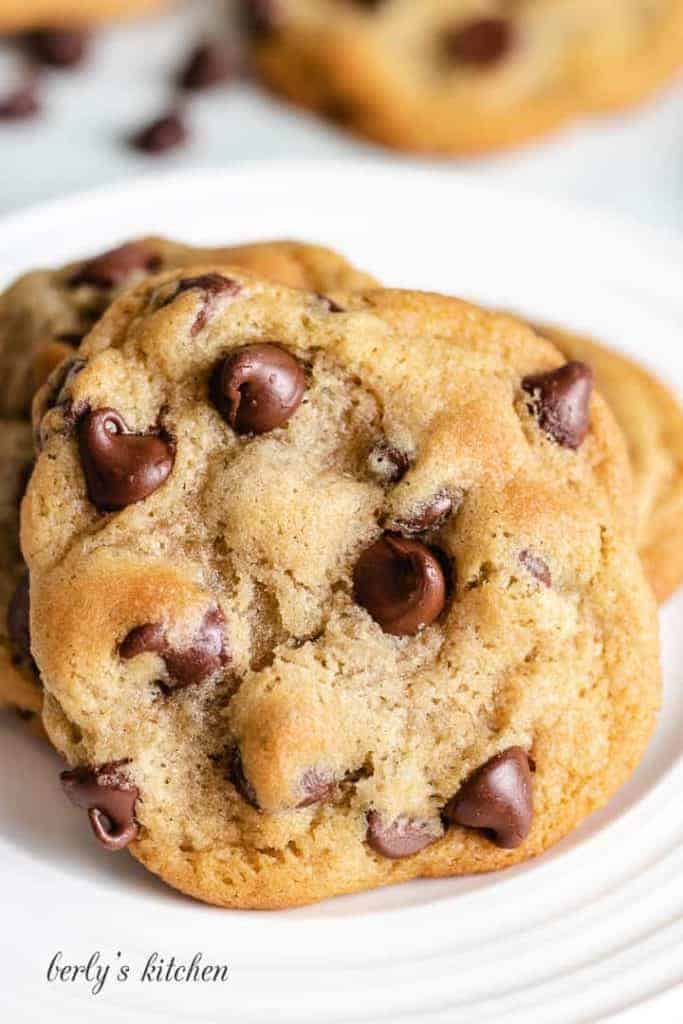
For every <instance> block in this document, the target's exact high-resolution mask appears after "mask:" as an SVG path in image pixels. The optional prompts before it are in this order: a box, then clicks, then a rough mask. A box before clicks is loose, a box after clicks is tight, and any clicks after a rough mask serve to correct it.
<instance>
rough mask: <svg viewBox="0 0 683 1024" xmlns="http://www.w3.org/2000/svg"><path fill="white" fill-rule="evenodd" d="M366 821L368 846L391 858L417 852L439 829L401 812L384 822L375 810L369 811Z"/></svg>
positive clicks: (432, 839)
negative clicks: (389, 820)
mask: <svg viewBox="0 0 683 1024" xmlns="http://www.w3.org/2000/svg"><path fill="white" fill-rule="evenodd" d="M367 822H368V831H367V833H366V840H367V843H368V846H370V847H371V848H372V849H373V850H374V851H375V852H376V853H379V854H381V855H382V857H390V858H391V859H392V860H397V859H398V858H400V857H410V856H411V854H413V853H419V851H420V850H424V848H425V847H426V846H429V845H430V843H433V842H435V840H437V839H438V838H439V835H440V829H439V827H438V825H436V824H435V823H434V822H431V821H422V820H420V819H418V818H409V817H408V816H407V815H403V814H402V815H399V817H398V818H395V819H394V820H393V821H392V822H390V823H389V824H385V823H384V821H383V820H382V818H381V816H380V815H379V814H378V813H377V811H369V812H368V816H367Z"/></svg>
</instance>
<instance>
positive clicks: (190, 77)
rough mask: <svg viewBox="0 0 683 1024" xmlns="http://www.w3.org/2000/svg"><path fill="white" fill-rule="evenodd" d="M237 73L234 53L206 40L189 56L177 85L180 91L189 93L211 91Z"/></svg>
mask: <svg viewBox="0 0 683 1024" xmlns="http://www.w3.org/2000/svg"><path fill="white" fill-rule="evenodd" d="M238 71H239V64H238V61H237V55H236V53H235V52H234V51H233V50H231V49H230V48H229V47H228V46H226V45H225V44H220V43H216V42H212V41H211V40H207V41H206V42H204V43H200V44H199V45H198V46H196V47H195V49H194V50H193V51H192V53H191V54H190V56H189V58H188V60H187V63H186V65H185V67H184V68H183V70H182V71H181V73H180V76H179V79H178V84H179V85H180V87H181V89H188V90H190V91H201V90H203V89H212V88H213V87H214V86H216V85H220V84H221V83H223V82H229V81H230V80H231V79H233V78H235V76H236V75H237V73H238Z"/></svg>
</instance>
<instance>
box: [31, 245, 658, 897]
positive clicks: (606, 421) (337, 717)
mask: <svg viewBox="0 0 683 1024" xmlns="http://www.w3.org/2000/svg"><path fill="white" fill-rule="evenodd" d="M188 277H189V278H190V279H191V280H194V281H195V282H196V281H197V280H200V281H202V282H203V285H202V286H200V285H196V284H195V285H194V286H188V285H187V283H186V282H187V278H188ZM217 277H219V278H223V279H227V280H228V281H229V282H230V286H229V287H228V286H223V288H222V290H221V291H218V290H217V287H216V278H217ZM207 281H211V282H213V284H212V289H213V290H212V291H210V290H209V288H208V285H207ZM183 282H185V283H183ZM339 307H341V310H340V308H339ZM198 325H199V326H198ZM255 344H259V345H263V344H265V345H273V344H276V345H277V346H278V347H279V348H280V349H282V350H284V351H285V352H286V353H288V354H289V356H291V357H293V358H294V359H295V360H298V361H299V363H300V365H301V366H302V367H303V369H304V373H305V389H304V392H303V400H302V401H301V403H300V404H299V405H298V408H296V411H294V412H293V414H291V415H290V416H289V418H288V419H287V421H286V422H284V423H283V424H282V425H280V426H277V427H275V428H273V429H269V430H267V431H265V432H263V433H261V434H257V435H249V434H242V433H239V432H238V431H236V430H235V429H233V428H232V427H231V425H230V423H229V422H228V421H227V419H226V418H224V416H223V415H221V414H220V412H219V411H218V408H217V406H216V404H215V401H214V397H215V394H216V388H217V386H218V384H217V380H218V381H220V379H221V378H220V374H219V376H218V377H217V369H219V370H220V368H221V367H224V366H225V365H226V364H225V362H224V361H225V360H226V359H227V358H228V357H234V358H237V357H238V356H239V353H238V350H242V349H243V346H247V345H249V346H252V345H255ZM79 355H80V356H81V358H83V359H84V360H86V365H85V367H84V368H83V369H82V370H81V372H80V373H78V374H77V375H76V376H75V377H74V378H73V379H72V381H71V383H70V385H69V386H68V389H67V393H66V395H65V396H63V400H62V402H61V405H60V406H58V407H55V408H54V409H52V410H51V411H49V412H48V413H47V414H46V416H45V418H44V420H43V424H42V431H41V433H42V435H43V438H44V448H43V452H42V454H41V455H40V457H39V458H38V461H37V464H36V468H35V471H34V473H33V477H32V479H31V482H30V485H29V488H28V492H27V496H26V499H25V501H24V505H23V508H22V546H23V549H24V552H25V555H26V557H27V560H28V564H29V566H30V569H31V578H32V588H33V590H32V600H33V607H32V630H33V649H34V654H35V657H36V660H37V662H38V665H39V667H40V670H41V673H42V676H43V679H44V682H45V686H46V689H47V694H48V696H47V699H46V702H45V708H44V723H45V726H46V728H47V730H48V733H49V735H50V738H51V739H52V741H53V742H54V744H55V745H56V747H57V748H58V749H59V750H60V751H62V752H63V754H64V755H65V756H66V758H67V759H68V761H69V762H70V764H72V765H80V766H84V767H85V766H98V765H103V764H106V765H108V766H109V765H112V764H114V765H118V766H119V767H118V768H117V769H116V770H117V771H120V772H121V773H122V774H123V775H125V778H126V785H127V786H128V787H135V788H136V789H137V790H138V794H139V796H138V799H137V804H136V812H135V813H136V816H137V819H138V821H139V834H138V837H137V839H136V840H135V841H134V842H133V843H132V844H131V846H130V849H131V851H132V852H133V854H134V855H135V856H136V857H137V858H139V859H140V860H141V861H142V862H143V863H144V864H145V865H147V867H148V868H150V869H151V870H152V871H154V872H156V873H157V874H158V875H160V876H161V877H162V878H163V879H164V880H165V881H167V882H168V883H170V884H171V885H173V886H175V887H177V888H178V889H180V890H182V891H184V892H186V893H189V894H190V895H192V896H195V897H197V898H199V899H202V900H205V901H208V902H210V903H214V904H218V905H222V906H229V907H263V908H275V907H288V906H293V905H298V904H304V903H308V902H311V901H314V900H318V899H322V898H323V897H327V896H331V895H334V894H339V893H345V892H352V891H355V890H360V889H367V888H372V887H376V886H380V885H386V884H390V883H395V882H400V881H402V880H406V879H410V878H415V877H419V876H444V875H445V876H450V875H458V874H461V873H465V872H472V871H488V870H492V869H497V868H503V867H506V866H508V865H510V864H513V863H515V862H518V861H521V860H524V859H526V858H528V857H532V856H534V855H536V854H538V853H540V852H541V851H543V850H544V849H546V848H547V847H548V846H550V845H551V844H552V843H555V842H556V841H557V840H559V839H560V838H561V837H562V836H564V835H566V834H567V833H568V832H569V831H570V830H571V829H573V828H574V827H575V826H576V825H577V824H578V823H579V822H580V821H581V820H582V819H583V818H584V817H585V816H586V815H587V814H589V813H590V812H591V811H593V810H594V809H595V808H597V807H599V806H601V805H602V804H604V802H605V801H606V800H608V799H609V797H610V796H611V794H613V793H614V791H615V790H616V789H617V787H618V786H620V785H621V784H622V783H623V782H624V781H625V780H626V779H627V778H628V776H629V775H630V773H631V772H632V770H633V769H634V767H635V765H636V764H637V763H638V760H639V758H640V757H641V754H642V752H643V750H644V748H645V745H646V743H647V741H648V738H649V736H650V733H651V730H652V728H653V724H654V720H655V714H656V709H657V706H658V703H659V669H658V644H657V627H656V614H655V607H654V602H653V599H652V596H651V593H650V589H649V587H648V586H647V585H646V582H645V580H644V576H643V572H642V568H641V565H640V561H639V559H638V557H637V554H636V551H635V546H634V541H633V531H632V523H631V514H630V511H629V510H630V509H631V508H632V497H631V494H630V492H629V485H628V481H629V472H628V465H627V457H626V453H625V450H624V445H623V441H622V438H621V435H620V432H619V431H618V428H617V427H616V425H615V423H614V420H613V418H612V415H611V413H610V412H609V410H608V408H607V406H606V404H605V403H604V401H603V400H602V399H601V397H600V396H599V395H598V394H593V396H592V398H591V401H590V421H589V430H588V435H587V437H586V439H585V441H583V443H582V444H581V445H580V446H579V447H578V448H577V450H571V449H570V448H567V447H562V446H561V445H559V444H557V443H555V442H554V441H553V440H552V439H551V438H550V437H549V436H548V435H547V434H546V433H545V432H544V431H543V430H541V429H540V427H539V421H538V419H537V416H536V414H535V413H534V405H533V400H532V396H531V395H530V394H529V393H528V392H527V391H525V390H524V389H523V388H522V386H521V381H522V380H523V378H525V377H526V376H527V375H530V374H539V373H543V372H546V371H549V370H551V369H553V368H554V367H558V366H559V365H560V364H562V362H563V359H562V357H561V356H560V355H559V353H558V352H557V350H556V349H555V348H554V347H553V346H552V345H550V344H549V343H548V342H546V341H545V340H543V339H541V338H540V337H538V335H536V334H535V333H534V332H533V331H532V330H530V329H529V328H527V327H525V326H523V325H522V324H520V323H519V322H517V321H515V320H513V319H512V318H508V317H504V316H501V315H494V314H490V313H486V312H484V311H482V310H480V309H478V308H476V307H474V306H471V305H468V304H466V303H463V302H460V301H458V300H455V299H447V298H442V297H439V296H435V295H428V294H418V293H410V292H396V291H393V292H392V291H379V290H375V291H366V292H362V293H356V294H348V295H346V296H341V295H335V303H334V304H331V303H329V302H325V301H323V300H321V299H320V297H319V296H318V295H316V294H314V293H313V292H310V293H306V292H302V291H295V290H292V289H288V288H286V287H283V286H278V285H274V284H269V283H267V282H265V281H263V280H260V279H258V278H256V277H253V276H250V275H249V274H246V273H243V272H241V271H239V270H237V269H236V268H235V267H224V268H222V267H218V266H216V265H215V264H212V265H209V266H204V267H200V268H192V269H191V270H190V271H188V270H184V271H181V272H174V273H170V274H164V275H161V276H159V277H157V278H153V279H150V280H148V281H146V282H144V283H142V284H140V285H139V286H138V287H137V288H135V289H134V290H133V291H132V292H129V293H127V294H125V295H124V296H122V297H121V298H119V299H118V300H117V301H116V302H114V304H113V305H112V306H111V308H110V309H109V310H108V311H107V312H106V313H105V315H104V316H103V317H102V319H101V320H100V321H99V322H98V324H97V325H96V326H95V327H94V329H93V330H92V332H91V333H90V334H89V336H88V338H87V339H86V340H85V342H84V343H83V345H82V347H81V350H80V353H79ZM260 379H261V381H263V380H264V379H266V378H263V377H262V378H260ZM264 386H265V385H264ZM293 407H294V401H293V399H292V400H291V401H290V411H291V409H292V408H293ZM87 409H89V410H90V411H91V412H94V411H97V410H104V409H113V410H116V412H117V414H118V415H119V416H120V417H122V419H123V421H125V424H126V425H127V429H128V430H129V431H134V432H137V434H138V436H139V441H131V440H130V437H131V435H125V434H124V435H123V440H122V435H121V434H120V433H119V434H117V433H115V434H114V438H115V440H114V442H113V443H114V444H115V445H116V446H121V448H122V449H123V448H125V449H126V450H127V449H128V447H129V446H130V445H137V444H140V445H143V446H146V447H145V450H146V451H147V453H148V455H149V453H151V452H152V451H153V452H154V453H155V458H157V456H158V448H159V443H162V444H164V445H166V452H167V453H172V466H171V468H170V472H168V473H167V475H166V477H165V480H164V482H163V483H161V485H160V486H157V487H156V489H155V490H154V491H153V493H150V494H149V495H148V496H146V497H145V498H144V499H142V500H139V501H137V502H136V503H134V504H130V505H128V506H127V507H125V508H123V509H122V510H120V511H118V512H110V513H105V512H103V511H101V510H98V509H97V508H96V507H95V506H94V505H93V503H92V501H91V500H90V498H89V493H92V490H91V489H92V483H93V478H92V477H91V476H90V477H89V479H88V482H86V478H85V476H84V469H83V461H82V456H83V451H84V447H83V446H84V444H85V445H87V444H89V443H90V441H89V440H88V438H89V437H90V435H89V434H88V433H87V432H86V431H85V430H84V428H83V427H79V426H76V427H74V413H73V411H74V410H81V411H83V410H87ZM126 437H128V440H126ZM84 438H85V441H84ZM150 438H152V439H153V440H152V441H150ZM100 442H101V438H100V441H98V444H99V443H100ZM102 443H103V445H104V448H106V447H107V444H106V442H102ZM378 452H383V453H384V457H382V458H378V456H377V453H378ZM387 453H388V454H387ZM396 453H398V454H399V455H400V458H399V457H398V456H397V455H396ZM90 455H91V456H92V449H90ZM392 463H393V465H394V467H396V466H398V465H399V464H401V465H402V466H403V470H402V471H403V472H404V475H403V476H402V477H401V476H400V472H395V471H394V470H392V468H391V467H392ZM101 465H102V468H103V473H105V476H106V466H105V463H104V462H102V463H101ZM157 465H158V466H163V465H165V467H166V469H167V468H168V461H167V462H166V463H165V464H164V463H163V460H162V459H158V461H157ZM164 471H165V470H164ZM102 479H105V477H104V476H103V477H102ZM145 479H148V478H145ZM149 479H151V477H150V478H149ZM437 495H438V496H439V498H440V499H443V498H444V496H448V498H449V501H450V505H446V510H448V508H450V513H451V514H450V515H448V514H445V515H444V514H440V515H439V517H438V518H437V519H434V518H433V517H432V521H433V522H435V524H436V525H435V527H434V528H432V529H431V530H430V529H426V530H423V532H419V531H420V530H421V526H420V524H424V523H426V522H429V520H430V514H429V513H430V510H433V508H434V506H435V496H437ZM441 508H442V512H443V501H441ZM400 524H404V526H403V529H404V530H405V531H407V532H408V533H412V536H413V539H415V537H417V538H418V539H419V541H420V543H422V544H425V545H427V546H428V547H429V549H430V550H431V551H432V552H435V553H436V556H435V557H437V558H438V560H439V561H440V564H441V565H442V566H443V570H442V571H443V574H444V578H445V581H446V586H447V600H446V605H445V607H444V608H443V610H442V611H441V614H440V615H438V617H437V618H435V619H434V621H432V622H431V623H430V624H429V625H427V626H425V627H424V628H421V629H418V631H417V632H416V633H414V634H413V635H401V636H395V635H392V634H391V633H389V632H385V631H384V630H383V628H382V627H381V626H380V624H379V622H378V621H376V620H375V619H374V618H373V617H372V616H371V615H370V614H369V613H368V611H366V610H365V608H364V607H361V606H360V605H359V604H358V603H357V601H356V600H355V595H354V585H353V575H354V567H355V566H356V565H357V564H358V560H359V558H360V556H361V554H362V553H363V552H367V550H368V548H369V547H370V546H371V545H372V544H373V543H375V542H376V541H378V539H380V538H381V537H382V535H383V533H384V531H385V530H386V529H387V528H392V527H393V528H394V529H395V531H396V534H397V533H398V532H399V530H400V529H401V526H400ZM406 524H408V525H406ZM416 531H417V532H416ZM208 623H211V624H212V627H211V628H212V629H213V630H214V634H215V627H216V625H217V624H221V623H222V625H221V626H220V629H221V632H222V636H223V645H222V647H221V649H220V657H219V651H218V648H217V647H216V645H215V644H213V645H209V644H204V648H205V653H206V652H208V651H209V648H210V649H211V652H212V658H213V661H212V662H211V665H212V671H211V673H209V672H208V670H207V671H204V669H205V668H206V666H207V665H208V661H207V662H205V663H204V668H203V669H202V672H203V681H202V682H195V683H194V684H191V685H181V684H180V681H179V676H180V674H181V669H182V667H183V665H185V666H187V665H189V664H191V663H192V664H198V662H197V661H196V660H195V662H192V659H191V658H190V659H189V661H188V659H187V653H188V651H189V652H192V650H193V644H194V645H195V647H197V648H198V646H199V645H198V643H197V638H198V637H200V636H206V635H207V628H208V627H207V624H208ZM150 624H151V625H152V626H153V628H152V629H151V630H150V629H149V628H148V629H147V630H145V629H144V627H149V626H150ZM214 639H215V635H214ZM159 652H161V653H159ZM174 652H175V655H174ZM183 652H184V653H185V656H186V657H185V661H184V662H183V661H182V658H181V657H179V656H178V655H179V653H180V654H182V653H183ZM174 657H175V661H174ZM185 683H187V678H186V679H185ZM510 749H514V751H515V755H514V756H515V758H523V756H524V752H526V753H528V755H529V756H530V757H531V758H532V762H531V763H532V766H533V768H534V773H533V781H532V786H533V805H534V813H533V824H532V827H531V832H530V834H529V835H528V838H526V840H525V841H524V842H523V843H522V844H521V845H519V846H517V848H515V849H503V848H501V847H500V846H498V845H496V844H495V843H493V842H492V841H491V838H490V837H489V836H488V835H486V834H485V833H483V832H480V831H478V830H476V829H474V828H471V829H470V828H467V829H466V828H463V827H460V826H456V825H452V826H451V827H449V828H447V829H446V830H444V826H443V824H442V819H441V812H442V810H443V809H444V806H445V805H446V804H447V803H448V801H449V800H451V798H452V797H453V795H454V794H455V793H456V792H457V791H458V790H459V787H460V786H461V783H462V782H463V781H464V780H465V779H466V778H468V777H469V776H470V775H471V773H472V772H473V771H475V770H476V769H477V768H478V767H480V766H481V765H482V764H484V763H486V762H488V761H489V759H490V758H492V757H494V755H496V754H498V753H501V752H503V751H506V750H510ZM520 752H521V753H520ZM111 770H112V769H111V768H107V770H106V772H105V774H106V773H107V772H108V773H111ZM91 788H92V787H91ZM89 791H90V790H89ZM254 804H257V805H258V808H257V807H255V806H253V805H254ZM378 821H379V822H384V823H387V822H388V823H391V822H394V821H402V822H409V823H411V822H413V823H414V822H418V823H419V829H420V830H421V833H423V834H426V833H428V834H429V835H430V837H431V838H432V839H433V840H434V841H433V842H432V843H431V844H430V845H429V846H427V847H426V848H425V849H423V850H422V851H421V852H419V853H416V854H415V855H414V856H408V857H405V858H402V859H391V858H389V857H387V856H383V855H382V854H381V853H379V852H377V850H376V848H374V849H373V847H372V846H371V845H370V844H369V843H368V841H367V834H368V827H369V825H370V824H371V823H373V822H374V823H376V822H378ZM83 827H87V826H86V825H85V823H84V826H83ZM375 845H377V844H375Z"/></svg>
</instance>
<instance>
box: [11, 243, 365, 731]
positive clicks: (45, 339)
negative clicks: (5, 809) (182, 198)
mask: <svg viewBox="0 0 683 1024" xmlns="http://www.w3.org/2000/svg"><path fill="white" fill-rule="evenodd" d="M204 259H216V260H220V261H221V262H230V263H235V264H236V265H238V266H242V267H246V268H249V269H252V270H254V271H256V272H258V273H260V274H263V275H264V276H266V277H272V278H274V279H275V280H281V281H283V282H285V283H286V284H289V285H291V286H293V287H304V288H311V289H316V290H319V291H320V292H321V293H325V292H326V291H335V290H339V289H340V288H342V289H347V288H349V289H353V288H361V287H368V286H369V285H371V284H373V279H372V278H371V277H370V276H369V275H368V274H364V273H362V272H361V271H357V270H355V269H354V268H353V267H352V266H351V265H350V264H349V263H347V262H346V260H344V259H343V258H342V257H341V256H339V255H338V254H337V253H335V252H332V251H331V250H329V249H324V248H322V247H320V246H314V245H304V244H300V243H297V242H262V243H256V244H248V245H241V246H233V247H228V248H218V249H207V248H196V247H192V246H187V245H183V244H181V243H179V242H173V241H170V240H169V239H163V238H145V239H136V240H134V241H131V242H128V243H126V244H125V245H122V246H119V247H117V248H116V249H112V250H108V251H107V252H104V253H101V254H98V255H97V256H94V257H92V258H90V259H86V260H84V261H80V262H78V263H71V264H69V265H68V266H66V267H62V268H60V269H58V270H39V271H34V272H32V273H29V274H26V275H24V276H23V277H21V278H20V279H19V280H18V281H16V282H15V283H14V284H13V285H11V286H10V287H9V288H8V289H7V291H6V292H5V293H4V294H3V295H0V373H1V374H2V378H3V380H4V381H5V386H4V389H3V392H2V394H1V395H0V422H2V427H3V438H4V440H2V441H0V458H1V466H2V472H1V473H0V506H1V507H2V509H3V512H2V515H1V516H0V705H3V704H5V705H10V706H14V707H17V708H18V709H20V710H21V711H22V712H24V713H26V714H32V713H34V712H35V711H36V710H39V709H40V703H41V692H42V691H41V688H40V683H39V679H38V675H37V673H36V671H35V665H34V663H33V660H32V658H31V657H30V648H29V645H28V637H27V630H28V599H29V594H28V577H27V575H26V570H25V567H24V566H23V563H22V561H21V558H20V556H19V545H18V536H17V534H18V518H19V501H20V498H21V494H20V493H19V490H20V486H23V484H25V482H26V481H27V479H28V476H29V473H30V469H31V463H32V461H33V448H32V445H31V443H30V436H31V428H30V425H29V412H30V408H31V402H32V400H33V396H34V392H35V391H36V388H38V386H39V385H41V384H42V383H43V382H44V381H45V380H46V378H47V377H48V375H49V374H50V372H51V371H52V370H54V368H55V367H56V366H59V365H60V364H62V370H61V371H58V372H57V373H56V374H55V376H54V377H53V378H52V379H51V381H50V384H49V385H48V386H47V387H46V388H45V391H44V393H43V394H42V396H41V400H40V401H41V403H45V404H47V405H49V404H51V403H54V402H59V400H60V399H59V394H60V391H61V390H62V388H63V386H64V384H65V382H66V381H67V380H68V379H69V377H70V375H72V374H73V373H75V372H77V370H78V368H79V366H80V365H81V363H80V360H79V358H78V356H77V354H76V353H77V348H78V345H79V344H80V342H81V339H82V337H83V336H84V335H85V334H87V332H88V331H89V330H90V328H91V327H92V325H93V324H94V323H95V322H96V320H97V319H98V318H99V317H100V315H101V314H102V313H103V312H104V310H105V309H106V308H107V306H108V305H109V304H110V303H111V302H112V300H113V299H114V298H115V297H116V296H117V295H118V294H119V293H120V292H121V291H122V290H124V289H125V288H126V287H129V286H130V285H131V284H134V283H135V282H136V281H138V280H141V279H142V278H144V277H145V276H146V275H149V274H150V273H152V272H155V271H159V270H160V269H169V268H172V267H181V266H184V265H186V264H191V263H195V262H197V261H198V260H204ZM38 416H39V417H40V410H39V412H38Z"/></svg>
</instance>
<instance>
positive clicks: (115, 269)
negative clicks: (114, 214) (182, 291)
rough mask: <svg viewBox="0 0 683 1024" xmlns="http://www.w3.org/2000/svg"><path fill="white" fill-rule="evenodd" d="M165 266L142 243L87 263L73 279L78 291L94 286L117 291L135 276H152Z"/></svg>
mask: <svg viewBox="0 0 683 1024" xmlns="http://www.w3.org/2000/svg"><path fill="white" fill-rule="evenodd" d="M160 265H161V260H160V258H159V255H158V254H157V253H155V252H153V251H152V250H151V249H150V248H149V247H148V246H147V245H144V244H143V243H142V242H126V243H125V245H119V246H117V248H116V249H109V250H107V252H103V253H102V254H101V255H100V256H95V258H94V259H92V260H88V261H87V262H86V263H83V264H82V265H81V266H80V267H79V268H78V270H76V271H75V272H74V273H73V274H72V275H71V277H70V278H69V284H70V285H71V286H72V287H77V286H78V285H81V284H91V285H94V286H95V287H96V288H117V287H118V286H119V285H122V284H124V283H125V282H126V281H127V280H128V278H129V277H130V276H131V275H132V274H135V273H138V272H139V273H150V272H151V271H153V270H157V269H158V268H159V266H160Z"/></svg>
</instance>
